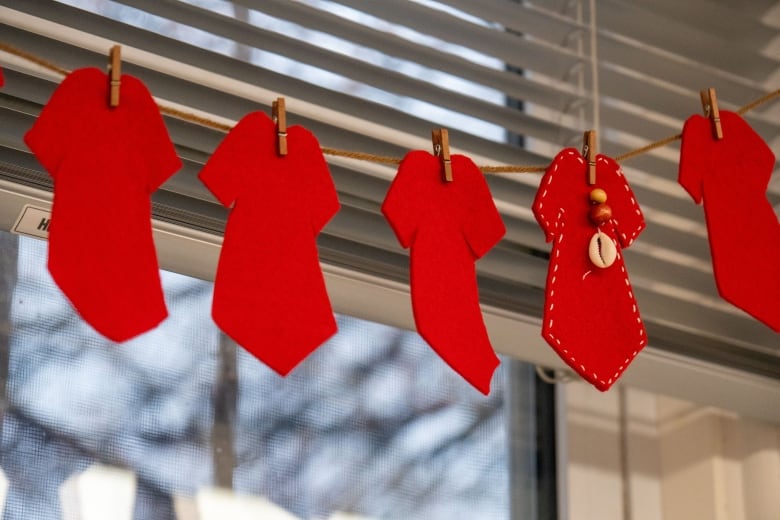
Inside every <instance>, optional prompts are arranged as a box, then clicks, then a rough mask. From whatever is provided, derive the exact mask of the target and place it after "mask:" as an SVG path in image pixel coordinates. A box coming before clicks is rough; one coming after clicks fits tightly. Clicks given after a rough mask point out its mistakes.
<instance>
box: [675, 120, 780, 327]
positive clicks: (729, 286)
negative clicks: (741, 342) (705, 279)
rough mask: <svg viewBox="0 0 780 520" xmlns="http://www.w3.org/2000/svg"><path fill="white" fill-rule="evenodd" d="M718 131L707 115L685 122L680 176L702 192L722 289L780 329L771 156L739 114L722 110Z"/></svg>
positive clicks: (779, 230)
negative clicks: (718, 132) (769, 196)
mask: <svg viewBox="0 0 780 520" xmlns="http://www.w3.org/2000/svg"><path fill="white" fill-rule="evenodd" d="M720 120H721V125H722V127H723V139H721V140H716V139H714V138H713V137H712V131H711V129H710V121H709V119H705V118H704V117H702V116H698V115H697V116H692V117H691V118H689V119H688V120H687V121H686V122H685V126H684V127H683V134H682V136H683V137H682V149H681V150H680V171H679V178H678V180H679V182H680V184H681V185H682V186H683V187H684V188H685V189H686V191H687V192H688V193H689V194H690V196H691V197H692V198H693V200H694V201H696V203H697V204H701V202H702V200H704V215H705V218H706V221H707V234H708V237H709V242H710V252H711V255H712V265H713V271H714V273H715V282H716V284H717V287H718V292H719V293H720V295H721V296H722V297H723V298H724V299H725V300H726V301H728V302H730V303H731V304H733V305H735V306H737V307H739V308H740V309H742V310H744V311H746V312H747V313H749V314H751V315H752V316H754V317H755V318H756V319H758V320H760V321H762V322H763V323H765V324H766V325H768V326H770V327H771V328H772V329H773V330H774V331H776V332H780V305H778V294H780V223H778V220H777V215H775V212H774V210H773V209H772V206H771V205H770V204H769V201H768V200H767V198H766V190H767V186H768V184H769V179H770V177H771V176H772V170H773V168H774V164H775V156H774V154H773V153H772V150H770V149H769V147H768V146H767V145H766V143H765V142H764V141H763V139H761V137H760V136H759V135H758V134H757V133H756V132H755V131H754V130H753V129H752V128H750V126H749V125H748V124H747V122H746V121H745V120H744V119H742V118H741V117H740V116H739V115H738V114H735V113H733V112H728V111H721V112H720Z"/></svg>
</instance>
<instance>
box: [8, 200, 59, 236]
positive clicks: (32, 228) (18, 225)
mask: <svg viewBox="0 0 780 520" xmlns="http://www.w3.org/2000/svg"><path fill="white" fill-rule="evenodd" d="M50 226H51V210H48V209H44V208H39V207H37V206H33V205H32V204H26V205H25V206H24V207H23V208H22V212H21V213H20V214H19V218H17V219H16V222H15V223H14V227H13V228H11V231H12V232H13V233H17V234H19V235H27V236H31V237H35V238H43V239H48V238H49V227H50Z"/></svg>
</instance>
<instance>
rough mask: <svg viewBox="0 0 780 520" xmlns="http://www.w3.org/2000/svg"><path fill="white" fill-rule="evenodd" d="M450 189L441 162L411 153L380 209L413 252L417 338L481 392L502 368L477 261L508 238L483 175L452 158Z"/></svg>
mask: <svg viewBox="0 0 780 520" xmlns="http://www.w3.org/2000/svg"><path fill="white" fill-rule="evenodd" d="M452 170H453V178H454V181H453V182H448V183H445V182H443V181H442V174H441V162H440V160H439V159H438V158H436V157H434V156H433V155H431V154H429V153H427V152H423V151H413V152H409V153H408V154H407V155H406V157H405V158H404V160H403V161H402V162H401V166H400V168H399V170H398V173H397V175H396V177H395V179H394V180H393V183H392V185H391V186H390V190H389V191H388V193H387V197H386V198H385V201H384V203H383V204H382V213H384V215H385V217H386V218H387V220H388V221H389V222H390V225H391V226H392V228H393V231H394V232H395V234H396V236H397V237H398V241H399V242H400V243H401V245H402V246H403V247H404V248H410V247H411V258H410V264H411V267H410V285H411V293H412V308H413V310H414V318H415V323H416V325H417V330H418V331H419V332H420V335H422V337H423V338H424V339H425V341H427V342H428V344H429V345H430V346H431V347H433V349H434V350H435V351H436V352H437V353H438V354H439V356H441V358H442V359H444V361H446V362H447V364H448V365H450V367H452V368H453V369H454V370H455V371H456V372H458V373H459V374H460V375H461V376H463V377H464V378H465V379H466V380H467V381H468V382H469V383H471V384H472V385H474V386H475V387H476V388H477V389H478V390H479V391H480V392H482V393H484V394H488V393H489V392H490V380H491V378H492V376H493V372H494V371H495V369H496V367H497V366H498V364H499V360H498V357H496V354H495V352H493V347H492V346H491V345H490V341H489V339H488V335H487V330H486V328H485V323H484V321H483V320H482V314H481V310H480V308H479V294H478V292H477V283H476V282H477V276H476V270H475V267H474V262H475V261H476V260H477V259H479V258H481V257H482V256H483V255H484V254H485V253H487V252H488V251H489V250H490V249H491V248H492V247H493V246H494V245H495V244H496V243H497V242H498V241H499V240H501V237H503V236H504V233H505V232H506V230H505V228H504V223H503V222H502V221H501V216H500V215H499V214H498V211H497V210H496V206H495V204H494V203H493V198H492V197H491V195H490V191H489V189H488V186H487V183H486V182H485V179H484V176H483V175H482V172H481V171H480V170H479V169H478V168H477V167H476V166H475V165H474V163H473V162H472V161H471V159H469V158H468V157H466V156H463V155H453V156H452Z"/></svg>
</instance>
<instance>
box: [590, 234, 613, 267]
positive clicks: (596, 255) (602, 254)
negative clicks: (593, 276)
mask: <svg viewBox="0 0 780 520" xmlns="http://www.w3.org/2000/svg"><path fill="white" fill-rule="evenodd" d="M588 256H589V257H590V261H591V262H592V263H593V265H595V266H596V267H600V268H602V269H605V268H607V267H609V266H611V265H612V264H614V263H615V259H616V258H617V247H616V246H615V243H614V242H613V241H612V239H611V238H609V237H608V236H607V235H606V234H604V233H602V232H601V231H596V234H594V235H593V236H592V237H591V239H590V244H589V245H588Z"/></svg>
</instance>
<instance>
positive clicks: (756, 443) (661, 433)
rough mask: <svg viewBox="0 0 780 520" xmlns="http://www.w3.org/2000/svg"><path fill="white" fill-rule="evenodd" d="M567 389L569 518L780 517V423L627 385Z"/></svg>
mask: <svg viewBox="0 0 780 520" xmlns="http://www.w3.org/2000/svg"><path fill="white" fill-rule="evenodd" d="M621 392H622V395H621ZM563 393H564V394H565V395H566V413H565V424H564V425H563V426H564V429H563V434H564V435H566V440H565V445H566V451H567V461H566V463H565V464H564V467H565V476H566V478H567V479H568V483H567V484H568V486H567V487H568V490H567V492H566V496H565V497H564V500H566V501H567V507H566V510H567V511H568V518H569V519H570V520H581V519H582V520H588V519H594V520H596V519H597V520H691V519H707V520H710V519H712V520H765V519H766V520H777V519H780V427H778V426H776V425H773V424H769V423H762V422H759V421H755V420H751V419H745V418H742V417H739V416H738V415H736V414H734V413H730V412H725V411H723V410H720V409H716V408H712V407H704V406H700V405H695V404H692V403H688V402H685V401H680V400H677V399H672V398H669V397H665V396H659V395H654V394H650V393H647V392H644V391H640V390H636V389H630V388H625V387H623V388H613V389H612V390H610V391H609V392H607V393H604V394H602V393H600V392H598V391H597V390H595V389H593V388H591V387H590V386H589V385H587V384H584V383H579V382H577V383H570V384H568V385H567V386H566V388H565V390H564V392H563Z"/></svg>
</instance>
